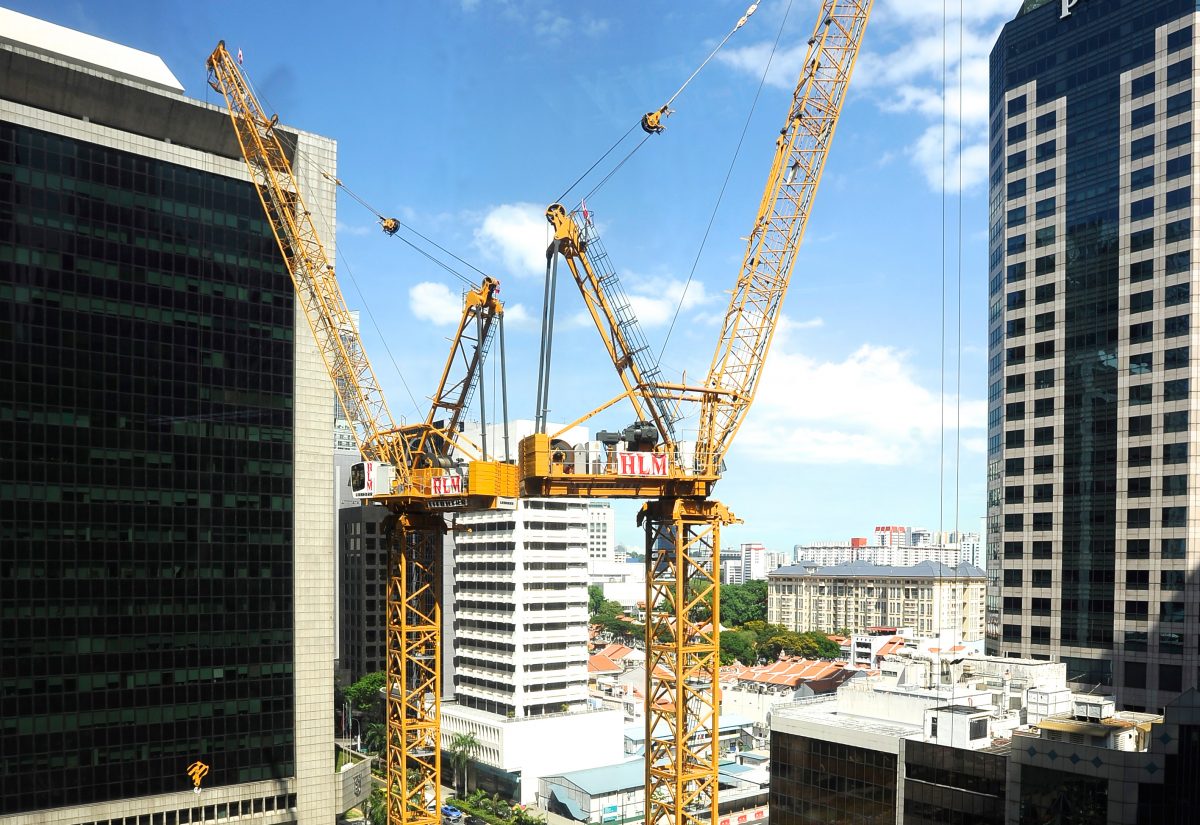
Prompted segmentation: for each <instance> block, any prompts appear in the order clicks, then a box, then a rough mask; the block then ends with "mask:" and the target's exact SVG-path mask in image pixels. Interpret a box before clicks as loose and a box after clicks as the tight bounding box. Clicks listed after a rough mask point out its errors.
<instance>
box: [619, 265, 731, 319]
mask: <svg viewBox="0 0 1200 825" xmlns="http://www.w3.org/2000/svg"><path fill="white" fill-rule="evenodd" d="M621 283H622V284H624V285H625V289H626V291H627V292H628V295H629V305H630V306H631V307H632V308H633V314H634V315H635V316H636V317H637V319H638V321H639V322H640V323H641V325H642V326H643V327H657V326H665V325H666V324H669V323H671V319H672V318H674V317H675V311H676V308H678V310H679V314H680V317H682V316H683V314H684V313H685V312H688V311H690V310H693V309H696V308H697V307H700V306H703V305H704V304H706V303H708V301H709V300H710V296H709V294H708V291H707V290H706V289H705V288H704V284H703V283H701V282H700V281H692V282H691V284H685V282H684V281H678V280H675V279H673V278H643V277H640V276H638V275H634V274H632V273H628V272H626V273H624V274H622V275H621ZM685 286H686V290H687V291H686V292H685V291H684V289H685ZM681 302H682V303H681Z"/></svg>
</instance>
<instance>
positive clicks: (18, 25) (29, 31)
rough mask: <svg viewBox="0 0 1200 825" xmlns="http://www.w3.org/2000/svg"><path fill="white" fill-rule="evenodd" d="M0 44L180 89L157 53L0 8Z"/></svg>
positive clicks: (155, 85) (130, 78) (157, 86)
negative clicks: (132, 47)
mask: <svg viewBox="0 0 1200 825" xmlns="http://www.w3.org/2000/svg"><path fill="white" fill-rule="evenodd" d="M0 44H8V45H12V46H15V47H17V48H21V49H25V50H26V51H30V52H34V53H36V54H41V55H44V56H46V57H52V58H57V59H60V60H65V61H67V62H70V63H75V64H78V65H82V66H86V67H90V68H93V69H98V70H100V71H103V72H106V73H108V74H113V75H117V76H119V77H124V78H127V79H129V80H136V81H139V82H141V83H145V84H146V85H149V86H154V87H156V88H159V89H164V90H167V91H172V92H182V91H183V86H182V85H181V84H180V82H179V80H178V79H177V78H176V77H175V75H174V74H172V73H171V70H170V69H168V68H167V64H166V63H164V62H163V59H162V58H161V57H159V56H158V55H156V54H150V53H149V52H143V51H139V50H138V49H131V48H130V47H128V46H122V45H120V44H119V43H113V42H110V41H108V40H104V39H102V38H99V37H94V36H93V35H90V34H84V33H83V32H78V31H75V30H74V29H68V28H66V27H65V26H57V25H55V24H54V23H49V22H47V21H45V20H38V19H37V18H36V17H30V16H28V15H25V14H21V13H19V12H15V11H12V10H10V9H3V8H0Z"/></svg>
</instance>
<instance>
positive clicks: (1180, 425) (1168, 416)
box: [1163, 410, 1188, 433]
mask: <svg viewBox="0 0 1200 825" xmlns="http://www.w3.org/2000/svg"><path fill="white" fill-rule="evenodd" d="M1187 429H1188V411H1187V410H1179V411H1178V412H1169V413H1163V432H1164V433H1185V432H1187Z"/></svg>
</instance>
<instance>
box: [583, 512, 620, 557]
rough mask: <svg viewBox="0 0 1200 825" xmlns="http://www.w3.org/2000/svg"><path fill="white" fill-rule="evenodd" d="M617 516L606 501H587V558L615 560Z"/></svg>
mask: <svg viewBox="0 0 1200 825" xmlns="http://www.w3.org/2000/svg"><path fill="white" fill-rule="evenodd" d="M616 546H617V518H616V514H615V512H614V511H613V506H612V504H611V503H609V502H607V501H589V502H588V560H589V561H591V560H596V561H605V562H612V561H616V560H617V559H616Z"/></svg>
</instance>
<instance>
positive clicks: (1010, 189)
mask: <svg viewBox="0 0 1200 825" xmlns="http://www.w3.org/2000/svg"><path fill="white" fill-rule="evenodd" d="M1196 13H1197V3H1196V2H1195V0H1069V2H1063V0H1053V2H1048V1H1047V0H1026V2H1025V3H1024V4H1023V6H1022V7H1021V8H1020V10H1019V12H1018V14H1017V16H1016V17H1015V18H1014V19H1013V20H1012V21H1010V22H1009V23H1008V24H1007V25H1006V26H1005V27H1004V30H1003V31H1002V33H1001V35H1000V37H999V40H998V42H997V43H996V46H995V48H994V49H993V51H992V55H991V129H990V133H991V143H990V150H991V151H990V161H991V163H990V174H991V177H990V196H991V197H990V212H989V215H990V244H989V251H990V260H989V269H988V272H989V277H990V313H989V327H988V332H989V393H988V398H989V405H988V412H989V420H988V436H989V438H988V536H987V547H988V550H987V572H988V584H989V587H988V604H987V646H988V652H989V653H1001V654H1003V655H1010V656H1022V657H1032V658H1052V659H1056V660H1062V661H1065V662H1066V663H1067V665H1068V678H1069V679H1070V680H1071V681H1072V682H1073V683H1074V684H1075V685H1076V686H1077V687H1085V686H1096V685H1099V686H1102V687H1103V688H1104V689H1110V688H1111V689H1112V690H1113V691H1114V692H1115V693H1116V695H1117V697H1118V699H1119V701H1120V702H1121V704H1122V705H1124V706H1125V707H1127V708H1131V709H1142V708H1145V709H1149V710H1157V709H1158V708H1161V707H1162V706H1164V705H1165V704H1167V702H1169V701H1170V700H1171V699H1173V698H1174V697H1176V696H1178V695H1179V694H1180V692H1181V691H1184V690H1186V689H1188V688H1190V687H1193V686H1195V685H1196V684H1197V667H1198V665H1200V656H1198V650H1200V648H1198V645H1200V635H1198V629H1200V628H1198V625H1197V620H1198V618H1200V617H1198V615H1197V608H1198V607H1200V593H1198V591H1197V589H1196V575H1197V566H1198V562H1200V536H1198V535H1197V530H1196V528H1195V526H1194V525H1196V516H1198V515H1200V513H1197V512H1196V508H1191V513H1190V514H1189V494H1190V492H1192V491H1196V490H1197V489H1198V483H1200V479H1198V477H1197V466H1198V463H1200V458H1198V457H1196V456H1193V453H1194V452H1196V451H1195V450H1193V449H1192V446H1193V445H1192V441H1191V439H1190V438H1189V433H1190V420H1191V419H1193V418H1196V417H1197V415H1196V411H1195V407H1196V405H1197V400H1196V399H1197V397H1198V396H1197V394H1196V393H1195V392H1193V387H1192V385H1191V381H1192V379H1193V378H1196V379H1197V381H1200V375H1193V374H1192V373H1193V372H1194V371H1195V367H1194V364H1195V363H1196V362H1195V361H1194V360H1193V359H1192V358H1191V347H1192V346H1193V344H1197V345H1200V342H1197V341H1194V340H1193V339H1194V338H1195V335H1196V331H1195V330H1193V329H1192V328H1191V309H1192V306H1193V303H1194V300H1195V299H1194V298H1193V296H1192V294H1191V293H1192V286H1193V283H1194V282H1195V281H1196V275H1195V272H1196V265H1197V264H1200V260H1198V261H1197V264H1193V262H1192V258H1194V257H1197V254H1198V251H1197V249H1196V243H1197V240H1196V239H1197V235H1196V229H1197V228H1198V227H1197V222H1198V220H1200V215H1198V214H1197V209H1196V202H1195V199H1194V192H1195V191H1196V190H1195V188H1194V187H1195V184H1194V180H1195V178H1196V164H1195V160H1194V154H1195V152H1194V151H1193V149H1194V145H1195V137H1194V133H1195V130H1194V128H1193V120H1194V117H1195V115H1194V108H1195V107H1194V98H1195V95H1196V80H1195V78H1196V71H1195V67H1194V64H1193V61H1194V59H1195V58H1194V53H1195V43H1196V31H1197V20H1196V16H1197V14H1196Z"/></svg>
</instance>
